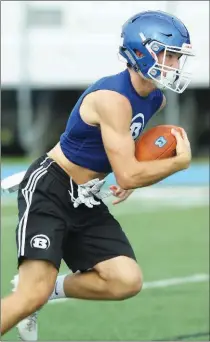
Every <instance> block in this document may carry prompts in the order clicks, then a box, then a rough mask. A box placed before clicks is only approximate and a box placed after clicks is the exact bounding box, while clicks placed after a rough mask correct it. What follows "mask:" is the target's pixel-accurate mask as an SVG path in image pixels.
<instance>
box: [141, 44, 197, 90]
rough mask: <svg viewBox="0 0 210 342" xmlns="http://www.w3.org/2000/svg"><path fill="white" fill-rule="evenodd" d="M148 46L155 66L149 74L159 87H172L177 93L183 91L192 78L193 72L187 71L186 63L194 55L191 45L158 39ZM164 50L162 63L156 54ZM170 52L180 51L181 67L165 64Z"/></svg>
mask: <svg viewBox="0 0 210 342" xmlns="http://www.w3.org/2000/svg"><path fill="white" fill-rule="evenodd" d="M146 48H147V49H148V51H149V52H150V54H151V55H152V57H153V58H154V60H155V62H154V64H153V66H152V67H151V68H150V69H149V70H148V72H147V74H148V76H149V78H150V79H152V80H153V81H154V83H155V85H156V86H157V87H158V88H159V89H166V88H167V89H170V90H172V91H174V92H176V93H179V94H180V93H183V92H184V90H185V89H186V88H187V86H188V85H189V83H190V82H191V79H192V74H191V73H190V72H188V71H186V64H187V61H188V57H189V56H194V54H193V53H192V49H191V45H188V44H183V46H182V47H181V48H180V47H177V46H168V45H165V44H162V43H160V42H157V41H152V42H151V43H150V44H147V46H146ZM160 51H163V60H162V63H159V62H158V56H157V54H156V52H157V53H159V52H160ZM168 52H172V53H179V54H180V58H179V67H178V68H173V67H170V66H167V65H166V64H165V61H166V55H167V53H168Z"/></svg>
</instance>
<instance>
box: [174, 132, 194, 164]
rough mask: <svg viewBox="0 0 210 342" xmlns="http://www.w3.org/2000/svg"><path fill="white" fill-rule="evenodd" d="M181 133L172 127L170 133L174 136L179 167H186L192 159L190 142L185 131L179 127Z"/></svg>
mask: <svg viewBox="0 0 210 342" xmlns="http://www.w3.org/2000/svg"><path fill="white" fill-rule="evenodd" d="M181 132H182V133H181V134H180V132H178V131H177V130H175V129H174V128H172V130H171V133H172V134H173V135H174V136H175V138H176V142H177V144H176V155H177V158H178V160H179V165H180V169H187V168H188V167H189V166H190V162H191V159H192V154H191V147H190V142H189V139H188V137H187V133H186V132H185V130H184V129H183V128H181Z"/></svg>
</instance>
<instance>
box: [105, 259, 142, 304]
mask: <svg viewBox="0 0 210 342" xmlns="http://www.w3.org/2000/svg"><path fill="white" fill-rule="evenodd" d="M100 271H101V272H100V274H101V276H102V278H104V279H106V281H107V284H108V291H110V294H111V297H112V298H113V299H116V300H123V299H127V298H130V297H133V296H135V295H137V294H138V293H139V292H140V291H141V289H142V284H143V277H142V272H141V269H140V267H139V266H138V264H137V263H136V261H134V260H133V259H130V258H127V257H123V256H122V257H118V258H115V259H113V260H109V261H107V262H105V263H103V264H101V265H100Z"/></svg>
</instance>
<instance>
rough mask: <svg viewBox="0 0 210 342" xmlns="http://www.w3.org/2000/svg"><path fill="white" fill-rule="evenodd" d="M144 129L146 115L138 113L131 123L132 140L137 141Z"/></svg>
mask: <svg viewBox="0 0 210 342" xmlns="http://www.w3.org/2000/svg"><path fill="white" fill-rule="evenodd" d="M143 129H144V114H142V113H138V114H136V115H135V116H134V117H133V119H132V121H131V125H130V131H131V135H132V138H133V139H134V140H136V139H137V138H138V137H139V135H140V133H141V132H142V131H143Z"/></svg>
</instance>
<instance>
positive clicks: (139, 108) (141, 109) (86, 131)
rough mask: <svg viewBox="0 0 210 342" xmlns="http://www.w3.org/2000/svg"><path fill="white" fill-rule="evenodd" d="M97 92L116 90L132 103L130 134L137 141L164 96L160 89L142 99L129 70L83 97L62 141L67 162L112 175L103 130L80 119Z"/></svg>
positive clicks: (71, 117) (107, 80)
mask: <svg viewBox="0 0 210 342" xmlns="http://www.w3.org/2000/svg"><path fill="white" fill-rule="evenodd" d="M97 90H112V91H115V92H117V93H120V94H122V95H124V96H125V97H126V98H127V99H128V100H129V101H130V104H131V107H132V113H133V115H132V121H131V126H130V130H131V134H132V137H133V139H134V140H136V139H137V138H138V137H139V135H140V134H141V132H142V130H143V129H144V128H145V126H146V124H147V122H148V121H149V119H150V118H151V117H152V116H153V114H154V113H155V112H157V110H158V109H159V108H160V106H161V104H162V101H163V94H162V92H161V91H160V90H159V89H156V90H154V91H153V92H152V93H150V94H149V96H147V97H141V96H140V95H138V94H137V92H136V91H135V89H134V87H133V85H132V83H131V79H130V74H129V72H128V70H127V69H126V70H125V71H123V72H121V73H119V74H117V75H113V76H108V77H104V78H102V79H100V80H98V81H97V82H95V83H94V84H93V85H91V86H90V87H89V88H87V90H86V91H85V92H84V93H83V94H82V95H81V97H80V98H79V100H78V101H77V103H76V105H75V106H74V108H73V110H72V112H71V114H70V116H69V119H68V122H67V125H66V129H65V132H64V133H63V134H62V135H61V137H60V145H61V149H62V151H63V153H64V155H65V156H66V158H67V159H69V160H70V161H71V162H73V163H74V164H77V165H79V166H82V167H85V168H87V169H90V170H93V171H96V172H104V173H110V172H112V168H111V165H110V163H109V160H108V157H107V154H106V152H105V149H104V146H103V141H102V137H101V132H100V129H99V128H98V127H96V126H90V125H88V124H86V123H85V122H84V121H83V120H82V119H81V116H80V106H81V103H82V101H83V99H84V98H85V96H86V95H87V94H90V93H91V92H94V91H97ZM110 115H112V113H110Z"/></svg>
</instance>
